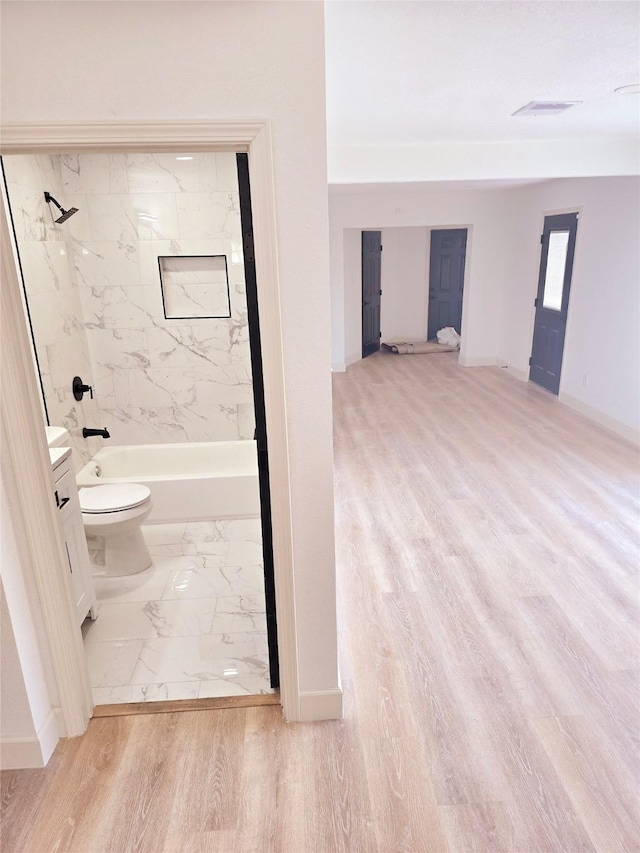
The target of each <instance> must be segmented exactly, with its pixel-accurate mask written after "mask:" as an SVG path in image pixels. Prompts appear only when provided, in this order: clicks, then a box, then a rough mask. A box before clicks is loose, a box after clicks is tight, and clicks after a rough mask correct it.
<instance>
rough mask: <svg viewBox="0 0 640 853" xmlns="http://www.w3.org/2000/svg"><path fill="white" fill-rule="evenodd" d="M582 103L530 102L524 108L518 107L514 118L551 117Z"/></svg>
mask: <svg viewBox="0 0 640 853" xmlns="http://www.w3.org/2000/svg"><path fill="white" fill-rule="evenodd" d="M581 103H582V101H530V102H529V103H528V104H525V106H524V107H520V109H519V110H516V111H515V113H512V115H514V116H553V115H557V114H558V113H563V112H564V111H565V110H568V109H569V107H573V106H574V105H575V104H581Z"/></svg>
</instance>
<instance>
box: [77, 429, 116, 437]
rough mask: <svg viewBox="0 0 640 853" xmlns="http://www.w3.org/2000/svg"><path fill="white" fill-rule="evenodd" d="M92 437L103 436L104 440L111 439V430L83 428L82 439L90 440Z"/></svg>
mask: <svg viewBox="0 0 640 853" xmlns="http://www.w3.org/2000/svg"><path fill="white" fill-rule="evenodd" d="M92 435H101V436H102V437H103V438H111V436H110V435H109V430H108V429H107V428H106V427H105V428H104V429H87V427H83V428H82V437H83V438H89V437H90V436H92Z"/></svg>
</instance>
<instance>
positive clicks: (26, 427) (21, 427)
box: [0, 120, 301, 737]
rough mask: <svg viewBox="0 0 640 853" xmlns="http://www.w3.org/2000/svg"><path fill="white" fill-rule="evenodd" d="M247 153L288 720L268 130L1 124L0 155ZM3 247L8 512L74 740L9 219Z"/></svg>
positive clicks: (286, 567)
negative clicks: (21, 538) (11, 504)
mask: <svg viewBox="0 0 640 853" xmlns="http://www.w3.org/2000/svg"><path fill="white" fill-rule="evenodd" d="M221 150H227V151H229V150H233V151H238V152H242V151H244V152H247V153H248V157H249V172H250V179H251V204H252V212H253V224H254V244H255V262H256V275H257V288H258V300H259V304H260V333H261V342H262V361H263V373H264V394H265V413H266V422H267V436H268V452H269V469H270V489H271V512H272V526H273V554H274V574H275V592H276V608H277V617H278V652H279V659H280V701H281V704H282V708H283V714H284V717H285V719H287V720H292V721H293V720H298V719H300V716H301V710H300V690H299V679H298V660H297V636H296V619H295V603H294V583H293V552H292V541H291V496H290V481H289V452H288V439H287V425H286V408H285V388H284V365H283V351H282V335H281V311H280V294H279V281H278V263H277V253H276V223H275V202H274V186H273V165H272V151H271V132H270V126H269V123H268V121H266V120H234V121H232V122H219V121H211V122H157V123H138V122H124V123H113V124H107V123H91V124H74V123H70V124H60V125H58V124H49V123H47V124H29V125H4V126H3V127H2V131H1V136H0V154H29V153H33V154H36V153H49V154H62V153H68V152H71V151H72V152H74V153H75V152H80V153H81V152H85V153H86V152H93V153H97V152H136V151H139V152H143V153H149V152H164V151H167V152H180V151H189V152H192V151H221ZM2 208H3V209H2V210H1V211H0V229H1V231H0V239H1V240H2V276H3V282H2V366H3V372H2V389H1V400H2V427H3V453H7V454H8V458H9V459H10V460H11V463H12V464H13V466H14V468H15V470H16V471H20V472H21V474H22V476H20V477H19V478H18V479H19V480H20V485H19V488H18V489H17V494H16V495H15V498H16V504H17V505H18V508H19V510H20V516H21V517H22V519H23V524H24V526H25V528H26V529H25V534H26V537H25V541H26V542H27V544H28V551H29V553H25V554H24V558H25V560H24V562H25V563H26V564H30V565H32V566H33V570H34V575H35V578H36V583H37V586H38V590H39V593H40V598H41V606H42V612H43V622H44V627H45V633H46V636H47V639H48V643H49V650H50V655H51V659H52V664H53V669H54V674H55V679H56V683H57V686H58V691H59V698H60V712H61V713H60V718H61V719H62V720H63V725H64V729H65V731H64V734H65V735H66V736H67V737H72V736H76V735H79V734H82V733H83V732H84V731H85V729H86V727H87V724H88V721H89V719H90V717H91V712H92V708H93V702H92V699H91V689H90V686H89V682H88V677H87V672H86V666H85V662H84V654H83V647H82V638H81V635H80V631H79V630H78V628H77V626H76V624H75V618H74V613H73V606H72V602H71V594H70V590H69V589H68V582H67V580H66V574H67V573H66V572H65V570H64V569H65V563H64V555H63V551H62V543H61V540H60V535H59V533H58V527H57V520H56V516H55V507H54V504H53V499H52V494H53V490H52V483H51V468H50V463H49V458H48V453H47V447H46V441H45V438H44V430H43V429H42V408H41V404H40V400H39V394H40V392H39V388H38V384H37V377H36V375H35V372H34V366H33V359H32V356H31V352H30V343H29V337H28V331H27V326H26V319H25V316H24V311H23V307H22V298H21V293H20V288H21V284H20V281H19V277H18V271H17V269H16V265H15V262H14V258H13V254H12V252H11V248H10V247H11V245H12V243H11V234H10V228H9V224H8V221H7V216H6V211H5V209H4V205H2Z"/></svg>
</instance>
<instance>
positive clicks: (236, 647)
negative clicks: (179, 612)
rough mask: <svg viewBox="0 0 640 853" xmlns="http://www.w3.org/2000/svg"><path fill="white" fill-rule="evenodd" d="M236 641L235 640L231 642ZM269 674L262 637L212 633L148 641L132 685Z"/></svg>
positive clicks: (264, 641)
mask: <svg viewBox="0 0 640 853" xmlns="http://www.w3.org/2000/svg"><path fill="white" fill-rule="evenodd" d="M232 638H233V640H232ZM268 674H269V663H268V657H267V642H266V636H265V635H263V634H209V635H207V636H202V637H170V638H162V639H157V640H145V641H144V644H143V646H142V649H141V651H140V657H139V660H138V662H137V663H136V666H135V670H134V672H133V675H132V676H131V679H130V683H131V684H158V683H164V682H174V681H194V680H196V679H198V680H200V681H211V680H213V679H216V678H220V677H225V678H230V677H232V678H233V677H236V676H241V677H244V676H251V677H254V678H256V677H257V678H264V677H267V676H268Z"/></svg>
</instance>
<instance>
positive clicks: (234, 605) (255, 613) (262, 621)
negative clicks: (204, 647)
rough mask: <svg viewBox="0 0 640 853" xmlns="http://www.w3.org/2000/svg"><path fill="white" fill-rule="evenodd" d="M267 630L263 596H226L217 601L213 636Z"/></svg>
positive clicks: (212, 630)
mask: <svg viewBox="0 0 640 853" xmlns="http://www.w3.org/2000/svg"><path fill="white" fill-rule="evenodd" d="M266 630H267V616H266V613H265V599H264V595H227V596H224V597H221V598H218V599H217V605H216V612H215V615H214V617H213V627H212V629H211V633H213V634H218V633H220V634H223V633H224V634H230V633H237V632H247V631H258V632H260V631H261V632H265V631H266Z"/></svg>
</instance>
